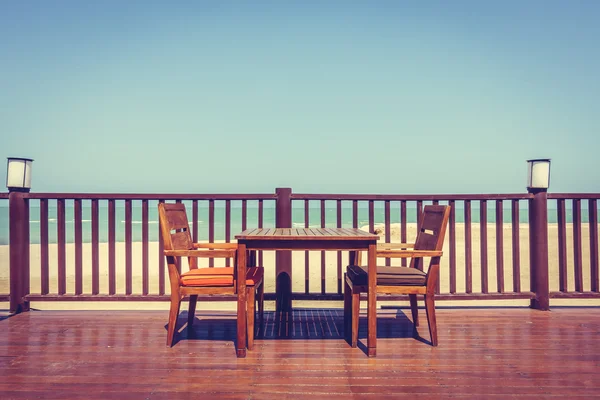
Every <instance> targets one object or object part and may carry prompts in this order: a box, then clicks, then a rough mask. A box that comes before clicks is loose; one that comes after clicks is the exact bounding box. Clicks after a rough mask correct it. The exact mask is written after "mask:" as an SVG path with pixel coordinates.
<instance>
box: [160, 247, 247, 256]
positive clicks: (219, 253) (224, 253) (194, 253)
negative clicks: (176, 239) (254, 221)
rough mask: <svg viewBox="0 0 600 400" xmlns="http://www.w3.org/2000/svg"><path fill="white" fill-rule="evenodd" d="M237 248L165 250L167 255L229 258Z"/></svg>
mask: <svg viewBox="0 0 600 400" xmlns="http://www.w3.org/2000/svg"><path fill="white" fill-rule="evenodd" d="M235 252H236V251H235V250H233V249H231V250H227V249H226V250H165V251H164V254H165V256H167V257H168V256H171V257H198V258H223V257H225V258H228V257H235Z"/></svg>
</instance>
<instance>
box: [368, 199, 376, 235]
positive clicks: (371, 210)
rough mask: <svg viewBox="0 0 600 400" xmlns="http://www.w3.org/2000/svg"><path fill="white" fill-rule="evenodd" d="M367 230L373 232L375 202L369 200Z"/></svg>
mask: <svg viewBox="0 0 600 400" xmlns="http://www.w3.org/2000/svg"><path fill="white" fill-rule="evenodd" d="M369 232H371V233H375V202H374V201H373V200H369Z"/></svg>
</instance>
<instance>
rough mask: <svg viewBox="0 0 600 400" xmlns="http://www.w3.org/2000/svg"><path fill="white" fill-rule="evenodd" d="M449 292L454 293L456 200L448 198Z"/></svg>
mask: <svg viewBox="0 0 600 400" xmlns="http://www.w3.org/2000/svg"><path fill="white" fill-rule="evenodd" d="M448 204H449V205H450V221H449V222H448V224H449V225H450V254H449V257H450V260H449V263H450V293H452V294H454V293H456V202H455V201H454V200H450V201H449V202H448Z"/></svg>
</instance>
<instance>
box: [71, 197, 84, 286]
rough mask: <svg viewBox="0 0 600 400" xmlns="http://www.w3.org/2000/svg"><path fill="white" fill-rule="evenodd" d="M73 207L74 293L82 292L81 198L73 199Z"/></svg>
mask: <svg viewBox="0 0 600 400" xmlns="http://www.w3.org/2000/svg"><path fill="white" fill-rule="evenodd" d="M73 209H74V212H73V214H74V221H73V223H74V228H75V294H82V293H83V253H82V246H83V236H82V226H81V224H82V217H81V213H82V211H81V199H75V202H74V204H73Z"/></svg>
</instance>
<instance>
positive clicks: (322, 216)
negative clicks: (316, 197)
mask: <svg viewBox="0 0 600 400" xmlns="http://www.w3.org/2000/svg"><path fill="white" fill-rule="evenodd" d="M325 210H326V209H325V200H321V228H325V226H326V223H325V222H326V221H325ZM325 278H326V271H325V251H324V250H321V294H325Z"/></svg>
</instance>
